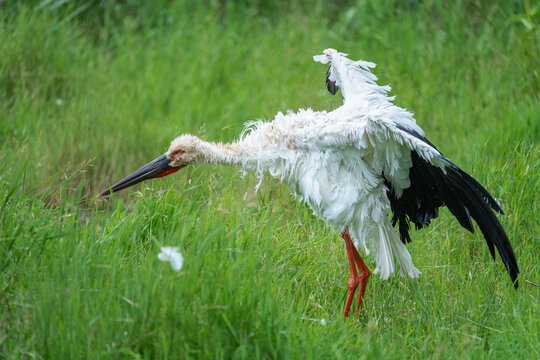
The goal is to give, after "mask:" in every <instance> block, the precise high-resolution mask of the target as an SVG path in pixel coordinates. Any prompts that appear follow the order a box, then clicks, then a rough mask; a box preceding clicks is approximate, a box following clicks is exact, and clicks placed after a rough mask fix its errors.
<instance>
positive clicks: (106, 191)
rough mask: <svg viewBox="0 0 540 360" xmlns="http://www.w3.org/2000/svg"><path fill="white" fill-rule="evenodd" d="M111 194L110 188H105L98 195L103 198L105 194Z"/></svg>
mask: <svg viewBox="0 0 540 360" xmlns="http://www.w3.org/2000/svg"><path fill="white" fill-rule="evenodd" d="M110 194H111V192H110V191H109V189H107V190H104V191H102V192H100V193H99V194H98V196H97V197H98V198H101V197H105V196H107V195H110Z"/></svg>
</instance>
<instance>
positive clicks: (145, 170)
mask: <svg viewBox="0 0 540 360" xmlns="http://www.w3.org/2000/svg"><path fill="white" fill-rule="evenodd" d="M170 162H171V159H169V158H168V157H167V156H165V154H163V155H161V156H160V157H158V158H157V159H155V160H153V161H151V162H149V163H148V164H146V165H144V166H143V167H142V168H140V169H139V170H137V171H135V172H134V173H133V174H131V175H129V176H127V177H125V178H123V179H122V180H120V181H119V182H117V183H116V184H114V185H112V186H111V187H110V188H109V189H107V190H104V191H102V192H101V193H100V194H99V195H98V197H101V196H107V195H110V194H111V193H112V192H117V191H120V190H122V189H125V188H127V187H130V186H133V185H135V184H138V183H140V182H142V181H144V180H148V179H154V178H159V177H163V176H167V175H169V174H172V173H174V172H177V171H178V170H180V169H181V168H182V167H183V166H178V167H173V166H169V163H170Z"/></svg>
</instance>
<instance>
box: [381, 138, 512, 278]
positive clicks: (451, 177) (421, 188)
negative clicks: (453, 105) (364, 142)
mask: <svg viewBox="0 0 540 360" xmlns="http://www.w3.org/2000/svg"><path fill="white" fill-rule="evenodd" d="M400 130H402V131H405V132H407V133H409V134H411V135H413V136H415V137H416V138H418V139H420V140H422V141H423V142H425V143H426V144H429V145H430V146H432V147H433V148H435V146H433V144H431V143H430V142H429V141H428V140H427V139H426V138H424V137H423V136H421V135H420V134H418V133H416V132H413V131H411V130H409V129H407V128H400ZM439 157H440V158H441V159H442V160H443V161H444V162H445V164H446V166H445V169H444V170H443V169H441V168H439V167H437V166H434V165H432V164H430V163H429V162H428V161H426V160H424V159H423V158H421V157H420V156H419V155H418V154H417V153H416V152H415V151H411V158H412V167H411V169H410V171H409V178H410V181H411V186H410V187H409V188H407V189H405V190H404V191H403V194H402V196H400V197H399V198H398V197H396V195H395V194H394V192H393V190H392V185H391V183H390V182H389V181H388V180H387V179H385V184H386V185H387V187H388V191H387V195H388V199H389V200H390V206H391V210H392V212H393V217H392V224H393V225H394V226H396V225H397V228H398V230H399V235H400V238H401V241H403V242H404V243H407V242H410V241H411V238H410V235H409V229H410V222H412V223H414V225H415V227H416V228H417V229H420V228H423V227H426V226H428V225H429V224H430V221H431V219H434V218H436V217H437V216H438V208H439V207H441V206H447V207H448V209H449V210H450V212H451V213H452V214H453V215H454V216H455V217H456V218H457V219H458V221H459V223H460V224H461V226H463V227H464V228H465V229H467V230H469V231H470V232H474V227H473V224H472V221H471V217H472V218H473V219H474V220H475V222H476V223H477V225H478V227H479V228H480V230H481V231H482V234H483V235H484V238H485V240H486V243H487V245H488V248H489V250H490V253H491V256H492V257H493V259H495V248H497V250H498V252H499V255H500V256H501V259H502V261H503V263H504V265H505V267H506V269H507V270H508V273H509V275H510V278H511V279H512V282H513V283H514V286H515V287H516V288H517V287H518V282H517V276H518V274H519V268H518V265H517V262H516V258H515V255H514V250H513V249H512V245H511V244H510V240H509V239H508V236H507V235H506V233H505V231H504V229H503V227H502V225H501V223H500V222H499V220H498V219H497V217H496V216H495V214H494V212H493V211H492V209H493V210H494V211H497V212H499V213H501V214H502V210H501V208H500V206H499V204H497V202H496V201H495V199H493V197H492V196H491V194H489V192H488V191H487V190H486V189H485V188H484V187H483V186H482V185H480V183H478V182H477V181H476V180H475V179H474V178H473V177H472V176H470V175H469V174H467V173H466V172H464V171H463V170H461V169H460V168H459V167H458V166H457V165H455V164H454V163H452V162H451V161H450V160H448V159H447V158H446V157H444V156H443V155H440V156H439Z"/></svg>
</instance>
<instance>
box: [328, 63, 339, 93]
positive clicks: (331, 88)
mask: <svg viewBox="0 0 540 360" xmlns="http://www.w3.org/2000/svg"><path fill="white" fill-rule="evenodd" d="M331 69H332V67H329V68H328V71H327V72H326V88H327V89H328V91H329V92H330V94H332V95H336V94H337V91H338V89H339V86H337V85H336V82H335V81H332V80H330V71H331Z"/></svg>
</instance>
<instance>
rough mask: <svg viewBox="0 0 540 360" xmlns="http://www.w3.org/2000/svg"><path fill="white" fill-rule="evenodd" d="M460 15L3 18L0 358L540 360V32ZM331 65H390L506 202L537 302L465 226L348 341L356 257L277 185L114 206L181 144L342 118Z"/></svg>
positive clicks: (344, 9) (201, 13) (376, 6)
mask: <svg viewBox="0 0 540 360" xmlns="http://www.w3.org/2000/svg"><path fill="white" fill-rule="evenodd" d="M445 3H446V2H444V1H442V0H441V1H436V0H426V1H406V2H398V1H390V2H384V4H383V2H378V1H369V0H366V1H341V2H338V3H333V4H329V3H326V2H323V1H311V2H307V1H306V2H303V1H292V2H283V4H282V5H280V3H278V2H276V3H273V2H263V1H256V0H253V1H250V0H244V1H237V2H230V3H229V2H224V1H212V2H208V3H206V4H205V3H203V2H200V3H196V2H191V1H187V0H186V1H179V2H171V3H169V2H167V1H164V0H159V1H154V2H142V1H141V2H140V3H139V2H137V1H134V0H132V1H128V0H125V1H121V2H109V1H97V0H96V1H91V0H88V1H69V2H67V4H64V2H62V1H54V0H51V1H34V2H32V1H29V2H25V5H22V2H14V1H9V0H8V1H7V2H5V3H4V4H3V5H0V123H1V126H0V194H1V197H0V222H1V229H0V358H6V359H27V358H32V359H78V358H92V359H98V358H103V359H106V358H113V359H117V358H126V359H128V358H134V359H142V358H145V359H159V358H172V359H190V358H191V359H195V358H216V359H221V358H227V359H228V358H232V359H258V358H264V359H269V358H270V359H288V358H301V359H304V358H308V359H309V358H313V359H328V358H338V359H341V358H347V359H379V358H380V359H409V358H420V359H423V358H430V359H501V358H508V359H510V358H512V359H533V358H540V345H539V344H540V291H539V288H538V287H535V286H532V285H530V284H528V283H526V282H525V281H524V280H529V281H531V282H533V283H539V282H540V265H539V264H540V241H539V240H540V236H539V233H540V229H539V225H538V224H539V220H540V206H539V202H538V193H539V191H540V158H539V152H540V145H539V144H540V101H539V88H540V80H539V76H540V74H539V69H540V60H539V59H540V52H539V50H538V49H539V46H540V41H539V36H540V34H539V32H540V31H539V30H538V26H539V25H538V16H536V17H534V11H535V10H534V9H531V7H530V6H529V3H528V1H525V2H523V3H522V2H521V1H509V2H506V3H505V5H492V4H490V2H488V1H472V0H471V1H465V0H463V1H458V2H448V3H452V4H453V5H447V4H445ZM327 47H333V48H336V49H339V50H341V51H344V52H347V53H349V54H351V57H352V58H354V59H358V58H362V59H365V60H369V61H373V62H376V63H377V64H378V67H377V68H376V69H375V73H376V74H377V75H378V76H379V78H380V83H381V84H387V83H389V84H390V85H391V86H392V88H393V91H392V94H394V95H397V99H396V103H397V104H398V105H400V106H402V107H405V108H407V109H409V110H411V111H412V112H414V113H415V117H416V119H417V122H418V123H419V124H420V125H421V126H422V127H423V128H424V129H425V130H426V134H427V136H428V138H429V139H430V140H431V141H432V142H433V143H435V144H436V145H437V146H438V148H439V149H440V150H441V151H442V152H443V153H445V154H446V155H447V156H448V157H449V158H450V159H452V160H453V161H454V162H456V163H457V164H458V165H460V166H461V167H462V168H463V169H464V170H466V171H468V172H469V173H471V174H472V175H473V176H475V177H476V178H477V179H478V180H479V181H480V182H481V183H483V184H484V185H485V186H486V188H487V189H489V190H490V192H491V193H492V194H493V195H494V196H495V197H496V198H497V199H499V201H500V203H501V206H502V207H503V210H504V211H505V215H504V216H500V219H501V222H502V224H503V225H504V227H505V229H506V231H507V233H508V234H509V237H510V239H511V242H512V244H513V246H514V249H515V252H516V257H517V259H518V263H519V265H520V270H521V275H520V284H521V286H520V288H519V289H518V290H517V291H514V290H513V288H512V285H511V283H510V281H509V278H508V275H507V274H506V271H505V269H504V266H503V265H502V262H501V261H500V259H498V260H497V261H496V262H493V260H492V259H491V257H490V256H489V251H488V249H487V246H486V245H485V242H484V240H483V239H482V236H481V234H479V231H478V232H477V233H475V234H470V233H468V232H466V231H465V230H463V229H461V228H460V226H459V224H458V222H457V220H455V219H454V218H452V217H451V215H450V214H449V212H448V211H446V210H444V211H443V212H442V214H441V216H440V218H439V219H437V220H436V221H435V222H434V223H433V224H432V225H431V226H430V227H429V228H428V229H424V230H422V231H415V232H413V234H412V235H413V242H412V243H411V244H410V245H409V246H408V247H409V250H410V252H411V255H412V257H413V259H414V261H415V264H416V266H417V267H418V268H419V269H420V271H421V272H422V273H423V275H422V276H421V277H420V279H418V280H410V279H402V278H399V277H398V278H394V279H390V280H389V281H381V280H380V279H379V278H378V277H377V276H373V277H372V278H371V279H370V283H369V285H368V290H367V293H366V298H365V307H364V308H363V310H362V312H361V315H360V317H359V319H358V321H353V320H350V321H348V322H343V321H342V318H341V314H342V311H343V305H344V302H345V297H346V289H347V286H346V284H347V280H348V263H347V258H346V253H345V251H344V245H343V241H342V240H341V238H340V237H339V236H338V234H337V233H336V232H335V231H334V230H333V229H332V228H330V227H328V226H326V225H325V224H324V223H323V222H321V221H320V220H318V219H316V218H314V217H313V216H312V214H311V211H310V210H309V209H308V208H307V207H306V206H305V205H304V204H301V203H298V202H296V201H295V200H294V199H293V198H292V197H291V195H290V194H289V193H288V190H287V189H285V188H284V187H282V186H281V185H280V184H279V183H278V182H277V181H276V180H274V179H271V178H267V179H265V181H264V182H263V185H262V187H261V189H260V190H259V191H258V192H257V193H256V192H255V191H254V187H255V184H256V179H255V178H254V177H253V175H248V176H247V177H246V178H244V179H242V178H241V177H240V176H239V171H238V169H234V168H219V167H213V166H200V167H192V168H186V169H184V170H182V171H181V172H179V173H177V174H176V175H175V176H171V177H170V178H167V179H164V180H160V181H157V180H156V181H152V182H147V183H145V184H143V185H142V186H140V187H136V188H133V189H130V190H129V191H124V192H122V193H120V194H117V195H115V196H113V197H111V198H107V199H99V200H98V199H96V198H95V195H96V194H97V193H98V192H99V191H101V190H103V189H104V188H106V187H107V186H108V185H110V184H111V183H112V182H115V181H116V180H118V179H120V178H121V177H123V176H125V175H127V174H129V173H131V172H132V171H133V170H135V169H137V168H138V167H139V166H141V165H143V164H145V163H146V162H147V161H149V160H151V159H153V158H154V157H156V156H158V155H160V154H162V153H163V152H164V151H165V150H166V148H167V146H168V143H169V141H170V140H172V139H173V138H174V136H176V135H178V134H181V133H184V132H191V133H195V134H198V135H199V136H201V137H203V138H205V139H208V140H219V141H230V140H234V139H235V138H236V137H237V136H238V134H239V132H240V131H241V129H242V127H243V123H244V122H245V121H247V120H252V119H257V118H265V119H271V118H273V116H274V115H275V114H276V113H277V112H278V111H286V110H287V109H297V108H302V107H304V108H305V107H311V108H313V109H315V110H321V109H332V108H335V107H337V106H339V105H340V103H341V99H340V97H339V96H337V97H332V96H330V95H329V94H328V93H327V91H326V89H325V86H324V75H325V72H326V68H325V67H323V66H321V65H320V64H316V63H314V62H313V60H312V55H315V54H319V53H321V50H323V49H325V48H327ZM160 246H178V247H179V248H180V250H181V252H182V253H183V254H184V257H185V263H184V267H183V268H182V270H181V271H180V272H174V271H172V270H171V268H170V266H168V264H166V263H162V262H160V261H159V260H158V259H157V254H158V253H159V247H160ZM367 264H368V266H370V267H371V268H374V263H373V261H372V260H371V259H368V260H367ZM322 319H324V320H325V324H323V323H324V322H321V320H322Z"/></svg>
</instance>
